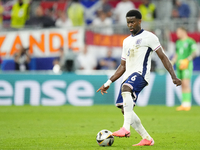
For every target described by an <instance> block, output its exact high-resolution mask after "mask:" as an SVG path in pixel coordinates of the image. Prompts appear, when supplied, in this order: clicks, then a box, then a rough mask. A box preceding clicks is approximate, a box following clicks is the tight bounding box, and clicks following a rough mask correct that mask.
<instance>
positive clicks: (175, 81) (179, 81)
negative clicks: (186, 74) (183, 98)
mask: <svg viewBox="0 0 200 150" xmlns="http://www.w3.org/2000/svg"><path fill="white" fill-rule="evenodd" d="M172 80H173V83H174V84H175V85H176V86H179V85H181V84H182V81H181V80H180V79H178V78H174V79H172Z"/></svg>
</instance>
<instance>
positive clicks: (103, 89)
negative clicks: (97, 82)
mask: <svg viewBox="0 0 200 150" xmlns="http://www.w3.org/2000/svg"><path fill="white" fill-rule="evenodd" d="M109 87H110V86H107V87H104V85H102V86H101V87H100V88H99V89H98V90H97V92H99V91H101V94H102V95H104V93H108V92H107V89H108V88H109Z"/></svg>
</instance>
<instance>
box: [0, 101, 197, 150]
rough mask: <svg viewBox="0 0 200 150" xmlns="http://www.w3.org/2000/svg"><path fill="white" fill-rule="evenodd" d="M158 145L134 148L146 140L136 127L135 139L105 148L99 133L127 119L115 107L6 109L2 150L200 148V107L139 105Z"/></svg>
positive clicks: (1, 116) (2, 110)
mask: <svg viewBox="0 0 200 150" xmlns="http://www.w3.org/2000/svg"><path fill="white" fill-rule="evenodd" d="M135 112H136V113H137V114H138V116H139V117H140V119H141V121H142V123H143V125H144V127H145V128H146V129H147V131H148V132H149V134H150V135H151V136H152V137H153V138H154V140H155V145H154V146H149V147H132V145H133V144H136V143H138V142H139V141H140V140H141V138H140V136H139V135H138V134H137V133H136V132H135V131H134V129H132V128H131V137H130V138H117V137H115V141H114V144H113V145H112V146H111V147H100V146H98V144H97V143H96V135H97V133H98V132H99V131H100V130H102V129H108V130H110V131H112V132H113V131H115V130H118V129H119V128H120V127H121V126H122V124H123V116H122V114H121V112H120V110H119V109H118V108H116V107H115V106H112V105H96V106H91V107H74V106H59V107H47V106H1V107H0V150H1V149H2V150H3V149H12V150H29V149H33V150H54V149H55V150H62V149H63V150H68V149H69V150H79V149H80V150H82V149H85V150H90V149H91V150H103V149H105V150H118V149H119V150H127V149H134V150H137V149H140V150H146V149H148V150H163V149H164V150H199V149H200V142H199V141H200V107H198V106H193V107H192V109H191V111H189V112H176V111H175V107H166V106H147V107H136V108H135Z"/></svg>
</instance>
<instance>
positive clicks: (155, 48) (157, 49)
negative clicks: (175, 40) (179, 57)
mask: <svg viewBox="0 0 200 150" xmlns="http://www.w3.org/2000/svg"><path fill="white" fill-rule="evenodd" d="M160 47H161V45H159V46H158V47H156V48H155V49H154V50H153V51H157V50H158V49H159V48H160Z"/></svg>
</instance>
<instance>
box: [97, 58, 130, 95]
mask: <svg viewBox="0 0 200 150" xmlns="http://www.w3.org/2000/svg"><path fill="white" fill-rule="evenodd" d="M125 71H126V61H125V60H121V64H120V65H119V67H118V68H117V70H116V71H115V73H114V75H113V76H112V77H111V78H110V79H109V80H108V81H107V82H106V83H104V84H103V85H102V86H101V87H100V88H99V89H98V90H97V92H99V91H101V94H102V95H104V93H107V89H108V88H109V87H110V84H111V83H112V82H115V81H116V80H117V79H119V78H120V77H121V76H122V75H123V74H124V72H125Z"/></svg>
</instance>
